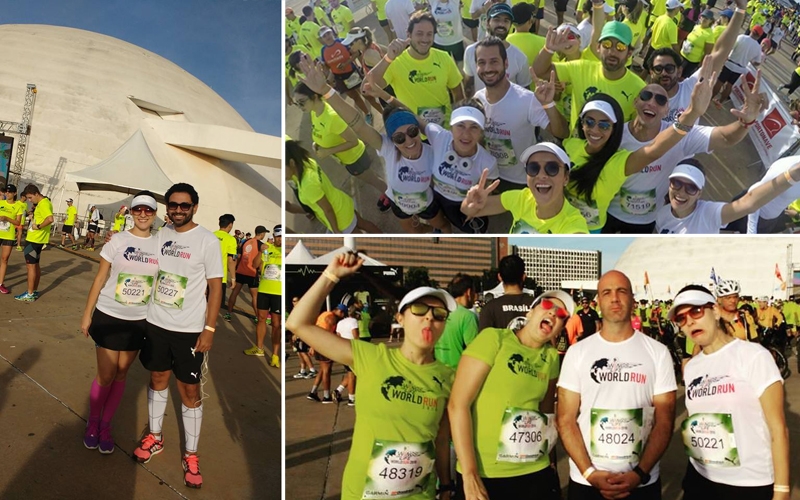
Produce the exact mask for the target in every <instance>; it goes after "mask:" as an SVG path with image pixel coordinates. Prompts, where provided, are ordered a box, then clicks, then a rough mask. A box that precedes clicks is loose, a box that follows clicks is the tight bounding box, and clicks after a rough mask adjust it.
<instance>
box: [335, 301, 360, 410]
mask: <svg viewBox="0 0 800 500" xmlns="http://www.w3.org/2000/svg"><path fill="white" fill-rule="evenodd" d="M336 335H338V336H340V337H341V338H343V339H345V340H355V339H358V311H356V308H355V306H350V307H348V308H347V317H346V318H344V319H341V320H339V322H338V323H336ZM344 371H345V374H344V377H343V378H342V382H341V383H340V384H339V387H337V388H336V390H335V391H333V397H334V398H336V401H337V402H339V401H341V399H342V391H343V390H345V389H347V399H348V401H347V406H355V405H356V374H355V373H353V369H352V368H350V367H349V366H347V365H344Z"/></svg>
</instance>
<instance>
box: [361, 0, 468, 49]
mask: <svg viewBox="0 0 800 500" xmlns="http://www.w3.org/2000/svg"><path fill="white" fill-rule="evenodd" d="M386 2H387V0H370V3H371V4H372V10H374V11H375V17H377V18H378V24H380V25H381V28H383V31H384V33H386V39H387V40H388V41H390V42H391V41H392V40H394V39H395V38H396V37H395V36H394V31H392V28H391V26H389V20H388V19H386ZM467 4H469V2H467ZM467 10H469V7H467Z"/></svg>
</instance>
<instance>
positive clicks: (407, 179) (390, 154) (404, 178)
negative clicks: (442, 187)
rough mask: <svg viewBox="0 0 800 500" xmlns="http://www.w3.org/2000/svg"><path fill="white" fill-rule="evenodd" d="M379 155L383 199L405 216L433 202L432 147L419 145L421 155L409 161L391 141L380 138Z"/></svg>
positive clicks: (384, 137)
mask: <svg viewBox="0 0 800 500" xmlns="http://www.w3.org/2000/svg"><path fill="white" fill-rule="evenodd" d="M406 141H408V138H406ZM400 147H403V145H402V144H401V145H400ZM380 155H381V156H382V157H383V160H384V163H385V165H386V196H388V197H389V199H390V200H392V201H393V202H394V204H395V205H397V206H398V207H400V210H402V211H403V212H404V213H406V214H408V215H415V214H418V213H420V212H424V211H425V209H426V208H428V206H429V205H430V204H431V203H433V190H432V189H431V172H432V171H433V148H431V147H430V146H429V145H428V144H425V143H423V144H422V154H421V155H420V156H419V158H417V159H416V160H411V159H409V158H406V157H404V156H402V155H401V154H400V152H399V151H398V150H397V148H395V145H394V143H393V142H392V140H391V139H390V138H388V137H386V136H385V135H384V136H383V142H382V144H381V150H380Z"/></svg>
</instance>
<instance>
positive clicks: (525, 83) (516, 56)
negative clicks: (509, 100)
mask: <svg viewBox="0 0 800 500" xmlns="http://www.w3.org/2000/svg"><path fill="white" fill-rule="evenodd" d="M487 15H488V17H489V20H488V21H487V26H488V28H489V35H491V36H496V37H497V38H499V39H500V40H502V41H503V45H504V46H505V48H506V59H507V60H508V68H506V76H507V77H508V80H509V81H510V82H512V83H516V84H517V85H519V86H520V87H525V88H528V87H530V86H531V72H530V68H529V67H528V57H527V56H526V55H525V53H524V52H522V51H521V50H519V49H518V48H517V47H516V46H514V45H511V44H510V43H509V42H508V41H507V40H506V37H507V36H508V32H509V30H510V29H511V23H512V22H514V13H513V12H512V10H511V6H510V5H508V4H504V3H496V4H494V5H492V7H491V8H490V9H489V11H488V14H487ZM477 45H478V42H475V43H473V44H472V45H470V46H468V47H467V49H466V50H465V51H464V75H466V78H465V79H464V95H468V96H469V95H473V94H474V93H475V91H477V90H481V89H482V88H484V87H485V86H486V85H484V83H483V81H481V79H480V78H478V79H477V80H476V79H475V73H476V71H477V63H476V62H475V48H476V47H477Z"/></svg>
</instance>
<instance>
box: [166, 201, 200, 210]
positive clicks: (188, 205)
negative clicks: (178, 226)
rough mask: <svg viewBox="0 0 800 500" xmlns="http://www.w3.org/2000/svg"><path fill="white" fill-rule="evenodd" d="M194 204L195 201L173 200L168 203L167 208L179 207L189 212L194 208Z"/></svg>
mask: <svg viewBox="0 0 800 500" xmlns="http://www.w3.org/2000/svg"><path fill="white" fill-rule="evenodd" d="M193 206H194V203H175V202H174V201H171V202H169V203H167V208H168V209H170V210H177V209H179V208H180V209H181V210H183V211H184V212H188V211H189V210H191V209H192V207H193Z"/></svg>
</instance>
